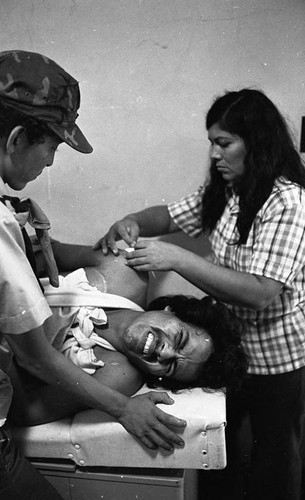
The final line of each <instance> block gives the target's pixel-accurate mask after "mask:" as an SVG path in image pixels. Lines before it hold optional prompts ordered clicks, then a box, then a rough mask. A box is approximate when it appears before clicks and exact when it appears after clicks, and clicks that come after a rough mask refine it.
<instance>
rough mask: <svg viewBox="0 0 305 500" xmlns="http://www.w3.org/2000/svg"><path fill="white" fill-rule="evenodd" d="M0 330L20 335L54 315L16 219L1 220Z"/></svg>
mask: <svg viewBox="0 0 305 500" xmlns="http://www.w3.org/2000/svg"><path fill="white" fill-rule="evenodd" d="M0 254H1V259H0V273H1V280H0V330H1V332H2V333H7V334H20V333H24V332H27V331H29V330H32V329H34V328H37V327H39V326H41V325H42V324H43V323H44V321H45V320H46V319H47V318H48V317H49V316H51V314H52V312H51V309H50V307H49V305H48V303H47V301H46V299H45V298H44V296H43V294H42V292H41V289H40V287H39V284H38V282H37V279H36V276H35V275H34V273H33V271H32V268H31V266H30V264H29V262H28V260H27V257H26V255H25V251H24V244H23V238H22V234H21V231H20V229H19V226H18V224H17V223H16V221H15V219H14V218H13V217H11V216H10V215H5V216H4V217H1V219H0Z"/></svg>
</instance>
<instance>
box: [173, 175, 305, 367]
mask: <svg viewBox="0 0 305 500" xmlns="http://www.w3.org/2000/svg"><path fill="white" fill-rule="evenodd" d="M202 193H203V188H202V187H201V188H199V189H198V190H197V191H196V192H195V193H193V194H191V195H190V196H187V197H186V198H182V199H181V200H180V201H178V202H175V203H171V204H169V205H168V209H169V213H170V215H171V217H172V219H173V220H174V221H175V223H176V224H177V225H178V226H179V227H180V228H181V229H182V230H183V231H184V232H186V233H187V234H189V235H190V236H198V235H199V234H200V233H201V232H202V230H201V199H202ZM238 202H239V199H238V197H237V196H235V195H234V194H232V196H231V197H230V198H229V200H228V203H227V205H226V207H225V210H224V213H223V215H222V217H221V218H220V220H219V221H218V223H217V225H216V227H215V229H214V230H213V232H212V233H211V235H210V241H211V245H212V249H213V253H214V262H215V263H216V264H218V265H220V266H224V267H227V268H231V269H234V270H236V271H240V272H246V273H250V274H255V275H257V276H265V277H266V278H271V279H273V280H276V281H279V282H281V283H282V284H283V287H282V291H281V293H280V295H279V296H278V297H276V298H275V299H274V300H273V302H272V303H271V304H270V305H269V306H268V307H266V308H265V309H264V310H262V311H254V310H252V309H247V308H245V307H237V306H229V307H231V308H232V310H233V311H234V312H235V314H236V315H237V316H238V317H239V318H240V319H241V320H242V321H243V322H244V323H245V325H246V334H245V337H244V340H243V344H244V348H245V350H246V352H247V354H248V356H249V361H250V367H249V372H250V373H252V374H256V375H268V374H278V373H284V372H289V371H292V370H296V369H298V368H301V367H302V366H304V365H305V190H304V189H302V188H300V187H299V186H297V185H295V184H293V183H292V182H290V181H287V180H285V179H284V178H281V179H278V180H277V181H276V182H275V184H274V188H273V190H272V193H271V195H270V197H269V198H268V200H267V201H266V202H265V204H264V205H263V207H262V208H261V209H260V210H259V212H258V213H257V215H256V217H255V220H254V222H253V224H252V227H251V230H250V233H249V236H248V239H247V242H246V244H244V245H240V246H237V245H232V243H234V242H236V241H237V238H238V232H237V229H236V219H237V215H238V212H239V205H238Z"/></svg>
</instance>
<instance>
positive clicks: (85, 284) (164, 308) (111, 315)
mask: <svg viewBox="0 0 305 500" xmlns="http://www.w3.org/2000/svg"><path fill="white" fill-rule="evenodd" d="M52 248H53V252H54V255H55V259H56V263H57V265H58V268H59V271H60V276H59V287H58V288H55V287H53V286H51V285H50V283H49V279H48V278H43V277H42V278H41V282H42V285H43V288H44V293H45V297H46V299H47V301H48V303H49V305H50V307H51V309H52V311H53V316H51V317H50V318H49V319H48V323H47V329H46V332H47V337H48V340H49V342H50V343H52V344H53V346H54V347H55V348H56V349H57V350H59V351H60V352H62V353H63V355H64V356H67V357H68V358H70V360H71V361H72V362H73V363H74V364H76V365H77V366H79V368H80V369H81V370H85V371H86V372H87V373H89V374H90V375H91V376H92V377H94V378H96V379H97V380H98V381H100V382H102V383H103V384H106V385H107V386H109V387H110V388H113V389H115V390H117V391H119V392H121V393H123V394H125V395H128V396H131V395H133V394H134V393H136V392H137V391H138V390H139V389H140V387H141V386H142V385H143V383H144V382H145V383H147V385H148V386H149V387H154V388H165V389H169V390H172V391H175V390H181V389H184V388H192V387H202V388H203V389H206V390H212V389H223V390H226V391H230V390H235V389H236V388H238V386H239V384H240V382H241V380H242V379H243V378H244V376H245V374H246V370H247V360H246V355H245V353H244V351H243V349H242V346H241V338H242V328H241V325H240V323H239V322H238V320H237V319H236V318H235V317H234V316H233V315H232V313H231V312H230V311H229V309H227V308H226V307H225V306H224V305H223V304H221V303H219V302H217V301H216V300H214V299H212V298H211V297H208V296H206V297H204V298H202V299H201V300H200V299H197V298H194V297H187V296H183V295H173V296H164V297H159V298H157V299H155V300H153V301H152V302H151V303H149V304H148V305H147V304H146V303H147V288H148V281H149V277H148V274H147V273H138V272H136V271H134V270H133V269H132V268H130V267H127V266H126V265H125V257H124V254H125V250H122V251H120V254H119V255H118V256H114V255H113V254H110V253H109V254H108V255H107V256H105V255H103V253H102V252H101V251H100V252H99V251H93V250H92V249H91V248H90V247H87V246H75V245H66V244H62V243H59V242H53V243H52ZM36 256H37V261H38V267H39V251H38V253H37V254H36ZM80 262H81V263H82V264H83V267H81V268H77V264H79V263H80ZM76 268H77V269H76ZM43 274H44V271H43V268H41V270H40V275H41V276H43ZM13 371H14V374H13V376H12V377H11V378H12V381H13V384H14V399H13V403H12V406H11V411H10V415H11V417H12V419H13V422H14V423H15V424H17V425H25V423H26V424H27V425H35V424H40V423H45V422H49V421H53V420H57V419H59V418H63V417H66V416H70V415H72V414H74V413H75V412H77V411H80V410H83V409H85V407H84V406H82V405H81V403H80V402H79V401H77V400H76V399H73V397H70V396H69V395H67V393H66V392H65V391H62V393H61V391H60V390H58V389H56V388H54V387H53V386H49V385H47V384H46V383H43V382H41V381H40V380H38V379H36V378H34V377H33V376H32V375H30V374H29V373H28V372H26V371H25V370H24V369H22V368H20V367H19V366H18V365H17V364H16V363H15V364H14V368H13Z"/></svg>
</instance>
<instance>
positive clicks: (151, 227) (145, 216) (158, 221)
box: [127, 205, 178, 237]
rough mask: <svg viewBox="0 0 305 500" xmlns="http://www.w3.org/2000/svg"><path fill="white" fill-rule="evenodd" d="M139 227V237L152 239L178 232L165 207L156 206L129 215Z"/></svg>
mask: <svg viewBox="0 0 305 500" xmlns="http://www.w3.org/2000/svg"><path fill="white" fill-rule="evenodd" d="M127 217H128V218H131V219H134V220H135V221H136V222H137V223H138V225H139V227H140V236H144V237H145V236H146V237H152V236H160V235H162V234H168V233H171V232H174V231H177V230H178V227H177V226H175V225H174V224H173V223H172V220H171V218H170V215H169V213H168V209H167V206H166V205H156V206H154V207H150V208H146V209H145V210H142V211H140V212H137V213H134V214H130V215H128V216H127Z"/></svg>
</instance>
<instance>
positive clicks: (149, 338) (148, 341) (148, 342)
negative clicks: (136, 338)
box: [143, 333, 154, 354]
mask: <svg viewBox="0 0 305 500" xmlns="http://www.w3.org/2000/svg"><path fill="white" fill-rule="evenodd" d="M153 340H154V336H153V334H152V333H149V334H148V335H147V339H146V342H145V346H144V349H143V354H148V351H149V348H150V346H151V344H152V342H153Z"/></svg>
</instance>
